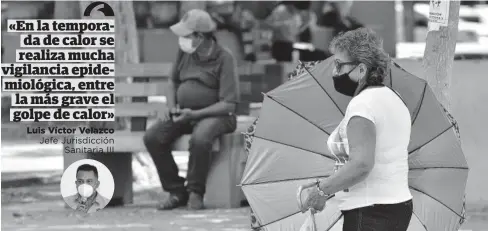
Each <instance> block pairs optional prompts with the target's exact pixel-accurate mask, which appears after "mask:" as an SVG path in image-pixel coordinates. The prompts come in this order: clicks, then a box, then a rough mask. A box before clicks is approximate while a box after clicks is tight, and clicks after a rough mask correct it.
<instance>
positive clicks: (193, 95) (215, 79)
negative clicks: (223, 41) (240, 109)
mask: <svg viewBox="0 0 488 231" xmlns="http://www.w3.org/2000/svg"><path fill="white" fill-rule="evenodd" d="M170 29H171V31H172V32H173V33H174V34H175V35H177V36H178V43H179V47H180V51H179V54H178V57H177V61H176V63H175V65H174V68H173V74H172V77H171V81H170V85H171V87H170V88H169V91H168V94H167V95H166V97H167V100H166V103H167V106H168V108H170V110H169V112H168V113H167V114H166V117H165V118H160V119H159V120H157V121H156V122H155V123H154V124H153V125H152V126H151V127H150V128H149V129H147V131H146V133H145V135H144V137H143V140H144V144H145V146H146V149H147V151H148V152H149V153H150V155H151V157H152V159H153V161H154V163H155V165H156V168H157V171H158V175H159V178H160V180H161V185H162V186H163V189H164V190H165V191H167V192H169V193H170V196H169V197H166V198H164V199H163V200H162V201H161V203H160V204H159V206H158V208H159V209H161V210H167V209H174V208H177V207H180V206H186V205H188V208H189V209H193V210H196V209H202V208H204V206H203V196H204V194H205V191H206V181H207V175H208V171H209V168H210V160H211V158H210V154H211V151H212V146H213V143H214V141H215V140H216V139H218V138H219V137H220V136H222V135H223V134H225V133H231V132H233V131H235V129H236V125H237V119H236V115H235V112H236V107H237V103H238V102H239V100H240V99H239V98H240V93H239V81H238V76H237V64H236V59H235V58H234V56H233V54H232V53H231V52H229V50H227V49H226V48H224V47H223V46H221V45H220V44H219V43H218V42H217V39H216V38H215V35H214V33H213V32H214V31H215V29H216V24H215V22H214V21H213V20H212V19H211V17H210V15H209V14H208V13H207V12H206V11H203V10H200V9H193V10H190V11H188V12H187V13H186V14H185V15H184V16H183V17H182V19H181V21H180V22H178V23H176V24H175V25H173V26H171V27H170ZM183 134H191V139H190V147H189V150H188V151H189V153H190V156H189V161H188V173H187V179H185V178H182V177H180V176H179V175H178V172H179V170H178V166H177V165H176V162H175V160H174V158H173V155H172V153H171V149H172V146H173V143H174V142H175V141H176V140H177V139H178V138H179V137H181V136H182V135H183ZM185 181H187V184H186V185H185Z"/></svg>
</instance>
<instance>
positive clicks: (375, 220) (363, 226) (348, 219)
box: [342, 200, 413, 231]
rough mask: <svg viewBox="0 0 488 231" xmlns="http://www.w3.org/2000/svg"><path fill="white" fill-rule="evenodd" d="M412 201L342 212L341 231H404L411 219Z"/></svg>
mask: <svg viewBox="0 0 488 231" xmlns="http://www.w3.org/2000/svg"><path fill="white" fill-rule="evenodd" d="M412 212H413V203H412V200H408V201H406V202H402V203H398V204H388V205H387V204H381V205H372V206H368V207H363V208H357V209H352V210H348V211H342V214H343V215H344V226H343V227H342V230H343V231H406V230H407V228H408V225H409V224H410V219H411V218H412Z"/></svg>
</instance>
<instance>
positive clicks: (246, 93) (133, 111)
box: [63, 63, 284, 208]
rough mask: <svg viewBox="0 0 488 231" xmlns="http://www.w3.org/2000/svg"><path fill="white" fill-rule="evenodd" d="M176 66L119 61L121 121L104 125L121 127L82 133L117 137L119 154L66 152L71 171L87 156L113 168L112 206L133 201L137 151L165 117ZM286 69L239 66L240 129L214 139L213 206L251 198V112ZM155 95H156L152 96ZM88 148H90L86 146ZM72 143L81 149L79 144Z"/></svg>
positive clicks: (184, 143)
mask: <svg viewBox="0 0 488 231" xmlns="http://www.w3.org/2000/svg"><path fill="white" fill-rule="evenodd" d="M171 68H172V65H171V63H142V64H124V65H117V66H116V71H115V72H116V82H117V83H116V89H115V95H116V96H117V97H123V98H122V100H118V101H117V102H116V105H115V114H116V117H117V118H118V122H110V123H105V125H104V126H107V125H108V127H116V129H117V130H116V132H115V133H114V134H113V135H110V134H109V135H107V134H103V135H93V134H91V135H81V134H77V135H76V137H77V138H83V137H85V136H90V137H94V136H100V137H104V136H107V137H109V138H113V139H114V140H115V144H114V145H113V146H114V151H115V153H103V154H99V153H97V154H82V155H80V154H76V155H73V154H68V153H65V154H64V166H65V169H66V168H67V167H68V166H69V165H70V164H71V163H73V162H75V161H77V160H79V159H85V158H90V159H95V160H98V161H100V162H102V163H104V164H105V165H106V166H107V167H108V168H109V169H110V171H111V172H112V175H113V176H114V181H115V192H114V195H113V198H112V201H111V204H114V205H117V204H118V205H121V204H128V203H132V202H133V189H132V165H131V163H132V154H133V153H137V152H144V151H145V146H144V144H143V139H142V137H143V135H144V131H145V130H146V128H147V127H148V126H149V125H150V124H151V123H152V121H154V120H155V119H157V118H158V117H161V115H162V114H163V113H165V110H167V109H166V107H165V101H164V98H163V100H161V98H162V97H161V96H164V95H165V93H166V89H167V87H168V79H169V78H168V76H169V73H171ZM282 70H283V68H282V67H281V65H265V66H263V65H253V64H244V65H241V66H240V67H239V76H240V89H241V98H242V101H243V102H242V103H241V104H240V105H239V106H238V126H237V129H236V131H235V132H234V133H231V134H227V135H224V136H223V137H221V138H220V139H219V140H218V141H216V142H215V143H214V146H213V154H212V162H213V163H212V167H211V170H210V173H209V176H208V180H207V193H206V194H205V198H204V200H205V204H206V206H207V207H209V208H231V207H238V206H240V204H241V203H242V202H243V201H244V200H245V198H244V195H243V193H242V192H241V190H240V188H239V187H238V186H237V185H238V184H239V181H240V178H241V174H242V172H243V171H244V166H245V161H246V155H244V154H243V152H244V148H243V147H244V137H243V134H242V133H243V132H245V131H246V129H247V128H248V126H249V125H250V124H251V123H252V122H253V120H254V117H253V116H249V114H254V115H255V114H256V112H255V111H254V112H253V111H251V109H252V107H253V105H252V102H261V100H262V92H266V91H268V90H271V89H272V88H274V87H276V86H278V85H279V84H280V83H281V82H282V81H283V77H284V75H283V74H282ZM127 79H132V82H130V83H129V82H127V81H126V80H127ZM154 96H156V99H154V98H152V97H154ZM127 97H132V99H131V100H130V101H127V99H126V98H127ZM148 97H149V98H148ZM258 105H259V104H258ZM91 124H92V125H94V126H95V127H96V126H99V125H96V124H98V122H95V123H91ZM189 137H190V136H189V135H185V136H183V137H181V138H180V139H179V140H178V141H177V142H176V143H175V145H174V147H173V150H185V151H186V150H188V141H189ZM83 146H85V147H89V146H88V145H85V144H84V145H83ZM92 146H96V145H92ZM99 146H100V145H99ZM71 147H74V148H76V146H71ZM71 147H69V148H71ZM63 150H64V149H63Z"/></svg>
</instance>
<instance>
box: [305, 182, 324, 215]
mask: <svg viewBox="0 0 488 231" xmlns="http://www.w3.org/2000/svg"><path fill="white" fill-rule="evenodd" d="M307 193H308V195H307V199H306V200H305V203H303V204H302V208H301V211H302V213H304V212H306V211H307V210H308V209H309V208H313V209H314V210H316V211H322V210H324V208H325V203H326V201H327V196H321V195H320V194H319V191H318V189H317V188H316V187H313V188H311V189H309V190H307Z"/></svg>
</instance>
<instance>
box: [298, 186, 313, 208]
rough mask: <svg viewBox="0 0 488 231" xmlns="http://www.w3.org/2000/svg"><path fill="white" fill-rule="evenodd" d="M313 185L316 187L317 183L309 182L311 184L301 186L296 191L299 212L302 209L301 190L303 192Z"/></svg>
mask: <svg viewBox="0 0 488 231" xmlns="http://www.w3.org/2000/svg"><path fill="white" fill-rule="evenodd" d="M315 185H317V182H311V183H308V184H306V185H301V186H300V187H299V188H298V191H297V202H298V208H299V209H300V210H301V209H302V192H303V190H305V189H307V188H310V187H313V186H315Z"/></svg>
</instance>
